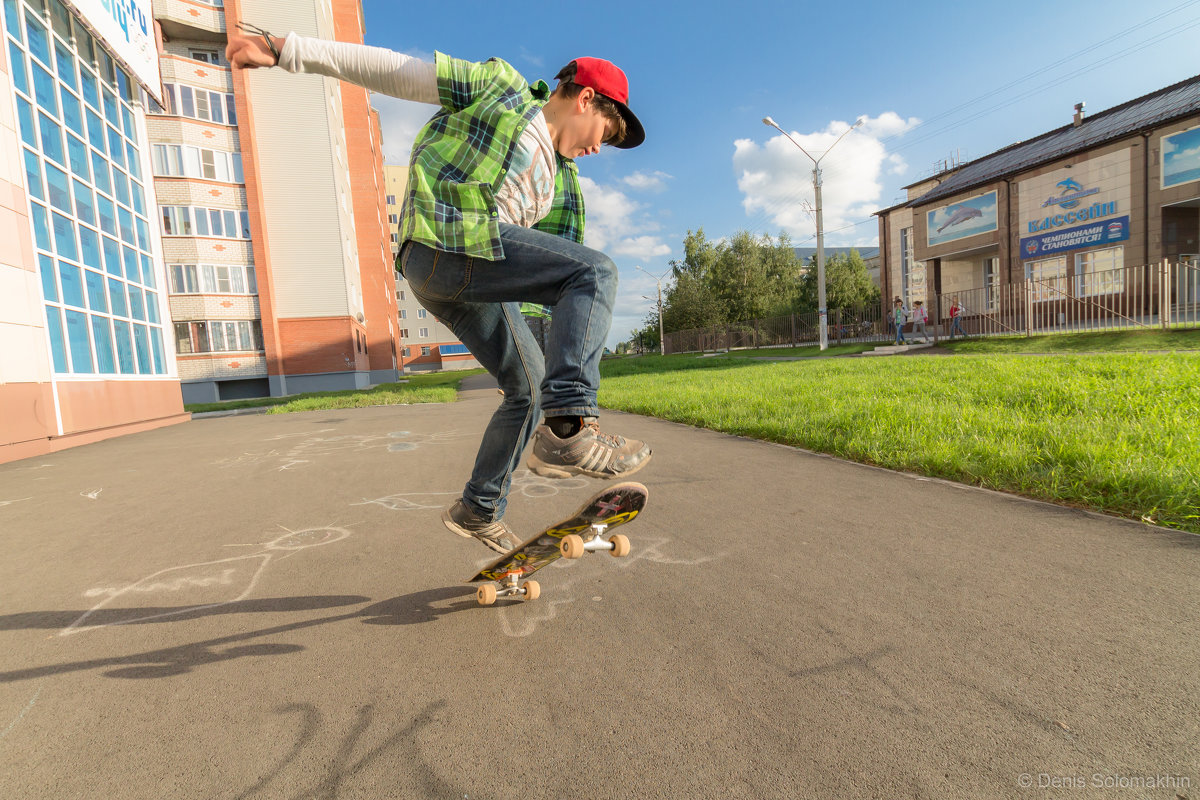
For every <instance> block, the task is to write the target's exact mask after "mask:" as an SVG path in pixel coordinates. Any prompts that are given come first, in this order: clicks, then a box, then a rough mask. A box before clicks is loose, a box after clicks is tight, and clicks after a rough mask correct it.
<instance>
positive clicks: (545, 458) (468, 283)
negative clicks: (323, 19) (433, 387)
mask: <svg viewBox="0 0 1200 800" xmlns="http://www.w3.org/2000/svg"><path fill="white" fill-rule="evenodd" d="M243 29H244V30H250V31H252V32H253V33H255V34H256V35H253V36H240V35H237V34H231V35H230V37H229V45H228V47H227V48H226V58H227V59H228V61H229V63H230V65H231V66H232V67H233V68H235V69H239V68H255V67H273V66H279V67H282V68H283V69H285V70H287V71H289V72H307V73H317V74H321V75H327V76H330V77H333V78H339V79H341V80H345V81H349V82H351V83H355V84H357V85H359V86H362V87H364V88H366V89H369V90H371V91H375V92H382V93H384V94H388V95H391V96H393V97H400V98H403V99H406V100H412V101H416V102H424V103H431V104H434V105H439V106H441V108H440V109H439V110H438V111H437V112H436V113H435V114H434V115H433V117H432V118H431V119H430V120H429V122H427V123H426V124H425V126H424V128H422V130H421V132H420V133H419V134H418V136H417V140H416V142H415V144H414V145H413V149H412V156H411V160H410V166H409V175H408V194H407V196H406V197H405V202H404V209H403V211H402V213H401V215H400V226H399V234H400V236H399V239H400V241H401V243H402V244H401V247H400V256H399V259H398V260H399V264H400V269H401V271H402V272H403V274H404V276H405V278H407V280H408V283H409V286H410V287H411V288H412V290H413V293H414V294H415V295H416V296H417V299H418V300H420V301H421V304H422V305H423V306H425V308H427V309H429V310H430V311H431V312H432V313H433V314H434V315H435V316H437V317H438V318H439V319H440V320H442V322H444V323H445V324H446V325H447V326H448V327H449V328H450V329H451V330H453V331H454V333H455V335H456V336H457V337H458V339H459V340H460V341H461V342H462V343H463V344H465V345H466V346H467V347H468V349H470V351H471V353H472V355H474V356H475V358H476V359H477V360H478V361H479V363H480V364H482V365H483V366H484V367H485V368H486V369H487V371H488V372H490V373H491V374H492V375H493V376H494V377H495V378H496V379H497V381H498V382H499V384H500V388H501V390H503V392H504V400H503V401H502V402H501V404H500V407H499V408H498V409H497V410H496V413H495V414H494V415H493V416H492V419H491V421H490V422H489V423H488V426H487V429H486V430H485V431H484V434H483V442H482V443H481V444H480V447H479V452H478V455H477V456H476V459H475V466H474V469H473V470H472V473H471V477H470V480H468V481H467V484H466V487H465V488H464V489H463V494H462V497H461V498H460V499H459V500H457V501H455V503H454V504H453V505H452V506H451V507H450V508H449V509H447V510H446V511H445V513H444V514H443V515H442V520H443V522H444V523H445V524H446V527H447V528H449V529H450V530H451V531H453V532H454V533H456V534H458V535H459V536H467V537H473V538H475V539H478V540H479V541H481V542H482V543H483V544H485V545H486V546H487V547H489V548H491V549H492V550H494V551H496V552H500V553H503V552H507V551H508V550H510V549H512V548H513V547H515V546H516V545H518V544H520V541H521V539H520V538H519V537H517V536H515V535H513V533H512V531H511V530H510V529H509V527H508V526H507V525H506V524H505V522H504V521H503V516H504V512H505V509H506V506H507V496H508V490H509V486H510V484H511V482H512V474H513V471H514V470H515V469H517V467H518V466H519V464H520V459H521V455H522V453H523V452H524V450H525V447H526V445H527V444H528V443H529V440H530V439H531V438H532V439H533V449H532V452H531V454H530V456H529V461H528V466H529V468H530V469H532V470H533V471H535V472H537V473H538V474H539V475H543V476H547V477H556V478H558V477H567V476H570V475H587V476H590V477H595V478H618V477H619V478H624V477H626V476H628V475H631V474H633V473H634V472H637V471H638V470H639V469H641V468H642V467H643V466H645V464H646V462H647V461H648V460H649V459H650V454H651V451H650V447H649V445H647V444H646V443H645V442H640V441H637V440H634V439H626V438H624V437H621V436H616V435H613V434H609V433H603V432H601V431H600V427H599V424H598V421H597V417H598V415H599V408H598V406H597V405H596V392H597V389H598V388H599V384H600V356H601V354H602V353H603V351H604V342H605V340H606V339H607V337H608V331H609V327H610V326H611V324H612V311H613V303H614V300H615V298H616V290H617V268H616V265H615V264H613V262H612V260H611V259H609V258H608V257H607V256H605V255H604V254H603V253H600V252H599V251H597V250H592V249H590V248H587V247H584V246H583V244H582V242H583V226H584V211H583V195H582V192H581V190H580V187H579V179H578V175H577V171H576V166H575V162H574V159H576V158H579V157H580V156H585V155H591V154H594V153H597V152H599V150H600V146H601V145H602V144H611V145H613V146H615V147H619V148H625V149H628V148H632V147H636V146H637V145H639V144H641V143H642V141H643V140H644V139H645V133H644V132H643V129H642V125H641V123H640V122H639V121H638V119H637V117H636V116H635V115H634V114H633V112H632V111H630V110H629V107H628V105H627V103H628V100H629V84H628V81H627V80H626V77H625V73H624V72H622V71H621V70H620V69H618V68H617V67H616V66H615V65H613V64H612V63H610V62H608V61H605V60H603V59H598V58H579V59H576V60H575V61H572V62H571V63H570V64H568V65H567V66H566V67H564V68H563V69H562V70H560V71H559V73H558V75H557V76H556V78H557V80H558V85H557V86H556V87H555V89H554V90H553V92H551V90H550V87H549V86H548V85H547V84H546V83H545V82H543V81H537V82H535V83H534V84H532V85H531V84H529V83H527V82H526V80H525V79H524V78H523V77H521V75H519V74H518V73H517V72H516V70H515V69H513V68H512V66H510V65H509V64H507V63H506V62H504V61H501V60H499V59H491V60H489V61H486V62H483V63H473V62H469V61H462V60H459V59H454V58H450V57H449V56H446V55H444V54H442V53H438V54H437V55H436V58H435V61H434V63H432V64H431V63H428V62H423V61H420V60H418V59H415V58H411V57H409V56H406V55H403V54H401V53H395V52H392V51H390V50H385V49H382V48H376V47H366V46H364V45H354V44H347V43H342V42H330V41H324V40H320V39H311V38H307V37H303V36H299V35H297V34H295V33H290V34H288V36H287V37H286V38H280V37H275V36H271V35H270V34H269V33H267V32H265V31H262V30H260V29H255V28H252V27H251V26H243ZM524 301H529V302H535V303H541V304H544V305H548V306H551V307H553V315H552V317H551V327H550V337H549V340H548V341H547V342H546V354H545V357H544V358H543V356H542V353H541V351H540V349H539V348H538V345H537V342H536V341H535V340H534V338H533V334H532V333H531V332H530V330H529V327H528V325H527V324H526V323H525V320H524V319H523V318H522V316H521V313H520V303H521V302H524ZM541 413H544V415H545V420H544V422H542V423H541V424H540V425H539V424H538V422H539V419H540V414H541Z"/></svg>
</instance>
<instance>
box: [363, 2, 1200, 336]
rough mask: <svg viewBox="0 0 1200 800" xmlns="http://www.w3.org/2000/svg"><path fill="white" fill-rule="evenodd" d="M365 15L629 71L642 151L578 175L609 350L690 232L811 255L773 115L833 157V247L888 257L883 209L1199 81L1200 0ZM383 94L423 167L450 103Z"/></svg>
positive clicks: (390, 6) (785, 143) (789, 150)
mask: <svg viewBox="0 0 1200 800" xmlns="http://www.w3.org/2000/svg"><path fill="white" fill-rule="evenodd" d="M362 5H363V13H364V16H365V21H366V43H367V44H369V45H374V46H377V47H386V48H388V49H391V50H396V51H399V52H402V53H407V54H408V55H411V56H415V57H418V58H423V59H426V60H432V58H433V53H434V51H441V52H443V53H447V54H448V55H452V56H455V57H457V58H465V59H470V60H474V61H483V60H486V59H488V58H492V57H498V58H503V59H504V60H505V61H508V62H509V63H511V64H512V65H513V66H514V67H516V68H517V70H518V71H520V72H521V74H522V75H524V76H525V77H526V79H528V80H529V81H531V82H532V81H534V80H537V79H539V78H540V79H544V80H546V81H547V82H548V83H550V85H551V86H553V85H554V80H553V77H554V75H555V74H556V73H557V72H558V70H559V69H560V68H561V67H562V66H563V65H565V64H567V63H568V62H569V61H571V60H572V59H574V58H576V57H579V56H596V57H600V58H607V59H609V60H611V61H613V62H614V63H615V64H617V65H618V66H619V67H621V68H622V69H623V70H624V71H625V73H626V75H627V76H628V77H629V83H630V100H629V105H630V107H631V108H632V109H633V111H634V113H636V114H637V116H638V118H639V119H640V120H641V121H642V124H643V125H644V127H645V129H646V142H645V143H644V144H643V145H642V146H640V147H638V148H635V149H633V150H618V149H615V148H604V149H603V150H602V152H601V153H599V154H597V155H594V156H586V157H584V158H581V159H579V160H578V162H577V163H578V165H579V172H580V180H581V184H582V187H583V192H584V201H585V205H586V207H587V231H586V239H585V244H587V245H588V246H591V247H594V248H597V249H600V250H603V251H604V252H605V253H607V254H608V255H609V256H610V257H612V258H613V260H614V261H615V262H616V263H617V266H618V268H619V270H620V287H619V289H618V299H617V307H616V310H615V312H614V315H613V326H612V330H611V332H610V334H609V339H608V345H609V346H610V347H615V346H616V344H617V343H618V342H620V341H624V340H627V339H629V338H630V335H631V332H632V331H633V330H634V329H636V328H638V327H640V326H641V325H642V324H643V323H644V321H645V320H646V318H647V316H648V315H650V314H653V312H654V309H655V303H654V298H655V296H656V293H657V288H656V282H655V279H654V278H653V277H651V276H650V275H648V274H646V273H647V272H648V273H651V274H653V275H655V276H660V277H661V276H665V277H664V278H663V283H662V285H663V289H664V290H665V289H666V288H667V287H668V285H669V282H670V271H671V261H672V260H674V259H680V258H682V256H683V239H684V237H685V236H686V235H687V232H688V231H689V230H697V229H701V228H702V229H703V230H704V234H705V236H706V237H707V238H709V239H710V240H719V239H722V238H725V237H729V236H732V235H733V234H734V233H736V232H738V231H743V230H745V231H750V232H751V233H754V234H756V235H770V236H775V235H778V234H780V233H787V234H788V235H789V236H790V237H791V239H792V242H793V244H794V245H795V246H807V247H812V246H815V244H816V239H815V230H816V224H815V219H814V215H813V214H812V209H813V201H814V196H813V187H812V166H813V165H812V162H811V161H810V160H809V157H807V156H805V154H804V153H803V152H801V150H800V149H799V148H798V147H797V146H796V145H795V144H793V143H792V142H791V141H789V140H788V139H787V138H785V137H784V136H783V135H782V134H781V133H780V132H779V131H777V130H775V129H774V128H769V127H767V126H766V125H764V124H763V122H762V119H763V117H768V116H769V117H771V118H773V119H774V120H775V121H776V122H777V123H778V124H779V126H780V127H781V128H783V129H784V130H785V131H788V133H789V134H790V135H791V137H792V138H793V139H795V140H796V142H798V143H799V144H800V146H801V147H803V149H804V150H806V151H807V152H808V153H810V154H812V156H813V157H815V158H820V159H821V167H822V210H823V221H824V230H825V244H826V245H827V246H830V247H833V246H859V247H862V248H864V249H872V248H875V247H877V246H878V238H879V229H878V220H877V218H876V217H874V216H872V215H873V214H874V213H875V212H877V211H879V210H881V209H884V208H888V207H889V206H892V205H895V204H897V203H899V202H901V201H902V200H903V199H904V197H905V192H904V187H905V186H907V185H908V184H911V183H915V182H917V181H918V180H920V179H922V178H924V177H927V176H929V175H931V174H933V173H934V172H936V171H938V170H939V169H940V166H941V165H942V163H943V162H945V161H946V160H948V159H957V160H958V161H960V162H963V161H970V160H972V159H976V158H979V157H982V156H985V155H987V154H988V153H991V152H994V151H996V150H998V149H1000V148H1003V147H1006V146H1008V145H1010V144H1013V143H1014V142H1018V141H1021V140H1024V139H1030V138H1033V137H1035V136H1038V135H1040V134H1042V133H1045V132H1046V131H1049V130H1053V129H1055V128H1058V127H1060V126H1062V125H1065V124H1068V123H1069V122H1070V121H1071V117H1072V115H1073V113H1074V106H1075V104H1076V103H1078V102H1081V101H1082V102H1085V103H1086V104H1087V105H1086V113H1088V114H1094V113H1097V112H1099V111H1102V110H1104V109H1106V108H1111V107H1112V106H1115V105H1119V104H1120V103H1123V102H1125V101H1127V100H1132V99H1134V98H1135V97H1140V96H1141V95H1144V94H1147V93H1149V92H1153V91H1155V90H1157V89H1161V88H1163V87H1165V86H1169V85H1171V84H1173V83H1177V82H1178V81H1181V80H1184V79H1186V78H1190V77H1193V76H1195V75H1197V74H1200V48H1197V47H1196V46H1195V42H1196V41H1198V40H1200V39H1198V37H1200V0H1145V1H1144V2H1139V3H1136V4H1132V3H1129V2H1128V0H1093V2H1091V3H1086V4H1080V3H1061V2H1028V1H1027V0H1013V2H1007V3H958V4H948V3H944V2H939V3H934V2H930V0H916V2H911V3H895V2H879V1H878V0H865V1H860V2H857V3H828V2H819V3H814V2H808V0H788V1H787V2H773V1H771V0H742V2H738V3H736V4H729V3H725V2H713V0H695V2H692V3H688V4H681V3H678V2H677V1H675V2H667V1H666V0H643V2H640V3H636V4H634V5H632V6H629V5H623V4H617V5H614V4H607V3H591V4H578V5H576V4H567V3H555V4H551V3H541V2H536V1H533V2H526V3H523V4H510V3H497V2H494V0H491V1H490V2H478V1H477V0H460V2H458V3H455V4H453V5H449V4H444V3H420V4H418V3H395V2H383V1H382V0H364V1H363V4H362ZM1131 9H1136V13H1132V12H1131ZM372 102H373V104H374V105H375V107H376V108H377V109H378V110H379V112H380V120H381V124H382V128H383V136H384V157H385V160H386V161H387V163H396V164H403V163H407V162H408V152H409V149H410V148H411V146H412V141H413V138H414V137H415V135H416V132H417V131H418V130H419V129H420V127H421V125H422V124H423V123H424V121H425V120H426V119H428V118H429V116H430V115H431V114H432V113H433V111H434V108H433V107H432V106H427V105H421V104H418V103H411V102H408V101H404V100H398V99H395V98H390V97H385V96H382V95H378V94H376V95H374V96H373V101H372ZM858 119H862V120H863V124H862V125H860V126H859V127H858V128H857V129H855V130H853V131H851V132H850V133H848V134H846V136H845V137H844V138H843V139H841V141H840V142H838V143H837V147H836V148H835V149H833V150H832V151H829V152H828V153H826V151H827V150H829V148H830V147H831V145H833V143H834V141H835V140H837V138H838V137H839V136H840V135H841V134H843V133H845V132H846V130H847V129H848V128H849V127H850V126H851V125H853V124H854V123H855V121H856V120H858ZM638 267H641V268H642V270H645V272H643V271H641V270H639V269H638Z"/></svg>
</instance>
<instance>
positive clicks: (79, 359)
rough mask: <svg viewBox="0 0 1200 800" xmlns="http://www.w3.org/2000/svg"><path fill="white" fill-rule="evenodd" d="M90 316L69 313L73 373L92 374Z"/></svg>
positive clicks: (68, 334)
mask: <svg viewBox="0 0 1200 800" xmlns="http://www.w3.org/2000/svg"><path fill="white" fill-rule="evenodd" d="M88 328H89V326H88V315H87V314H84V313H83V312H82V311H68V312H67V341H68V342H69V343H70V345H71V372H92V371H93V370H94V369H95V367H94V366H93V364H92V336H91V331H89V330H88Z"/></svg>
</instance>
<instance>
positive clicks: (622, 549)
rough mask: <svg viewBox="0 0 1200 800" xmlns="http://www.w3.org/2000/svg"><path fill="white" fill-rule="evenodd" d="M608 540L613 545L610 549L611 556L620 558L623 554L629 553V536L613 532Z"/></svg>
mask: <svg viewBox="0 0 1200 800" xmlns="http://www.w3.org/2000/svg"><path fill="white" fill-rule="evenodd" d="M608 541H609V543H610V544H612V546H613V549H612V551H611V552H612V554H613V558H622V557H624V556H627V555H629V537H628V536H624V535H622V534H620V533H614V534H613V535H612V536H610V537H609V539H608Z"/></svg>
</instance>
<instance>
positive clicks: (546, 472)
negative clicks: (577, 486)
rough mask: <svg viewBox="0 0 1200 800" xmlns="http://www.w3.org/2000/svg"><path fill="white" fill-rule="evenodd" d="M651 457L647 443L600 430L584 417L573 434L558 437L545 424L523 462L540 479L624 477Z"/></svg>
mask: <svg viewBox="0 0 1200 800" xmlns="http://www.w3.org/2000/svg"><path fill="white" fill-rule="evenodd" d="M649 460H650V445H648V444H646V443H645V442H639V441H638V440H637V439H626V438H625V437H624V436H615V435H613V434H609V433H601V432H600V424H599V423H598V422H597V421H596V420H595V418H585V419H584V421H583V427H582V428H580V429H579V432H578V433H576V434H575V435H574V436H569V437H567V438H566V439H560V438H558V437H557V436H555V435H554V431H552V430H550V428H549V427H548V426H547V425H546V424H545V423H543V424H541V425H539V426H538V427H537V430H536V431H534V433H533V452H531V453H530V454H529V459H528V461H527V462H526V463H527V465H528V467H529V469H531V470H533V471H534V472H536V473H537V474H538V475H541V476H542V477H543V478H569V477H570V476H572V475H587V476H588V477H589V478H624V477H625V476H627V475H632V474H633V473H635V472H637V471H638V470H639V469H641V468H642V467H644V466H646V462H647V461H649Z"/></svg>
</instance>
